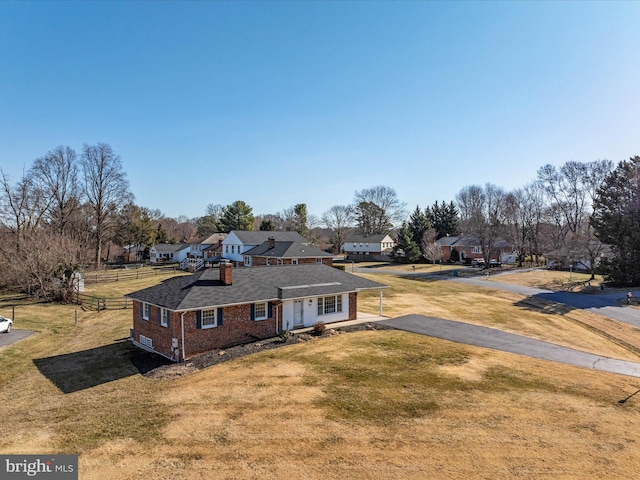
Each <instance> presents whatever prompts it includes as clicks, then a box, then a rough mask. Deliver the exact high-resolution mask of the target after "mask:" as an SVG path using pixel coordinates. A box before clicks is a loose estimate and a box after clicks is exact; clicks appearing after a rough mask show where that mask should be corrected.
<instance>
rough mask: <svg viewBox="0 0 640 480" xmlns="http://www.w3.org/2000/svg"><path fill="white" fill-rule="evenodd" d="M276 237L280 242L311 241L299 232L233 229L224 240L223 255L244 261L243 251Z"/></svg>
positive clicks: (229, 258) (233, 259) (305, 242)
mask: <svg viewBox="0 0 640 480" xmlns="http://www.w3.org/2000/svg"><path fill="white" fill-rule="evenodd" d="M269 237H274V239H275V241H278V242H296V243H301V244H303V245H308V244H309V241H308V240H305V239H304V237H302V235H300V234H299V233H298V232H267V231H262V230H255V231H244V230H232V231H231V232H229V234H228V235H227V236H226V238H225V239H224V240H223V241H222V256H223V257H224V258H226V259H228V260H232V261H234V262H242V261H243V260H244V257H243V255H242V254H243V253H244V252H246V251H247V250H250V249H252V248H254V247H257V246H258V245H262V244H263V243H264V242H266V241H268V240H269Z"/></svg>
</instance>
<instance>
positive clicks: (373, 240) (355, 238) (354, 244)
mask: <svg viewBox="0 0 640 480" xmlns="http://www.w3.org/2000/svg"><path fill="white" fill-rule="evenodd" d="M394 245H395V241H394V240H393V238H391V236H390V235H388V234H379V235H351V236H349V237H348V238H347V239H346V240H345V242H344V245H343V246H342V251H343V252H344V253H345V255H346V256H347V259H349V260H374V261H379V260H382V261H386V260H389V254H390V253H391V251H392V250H393V246H394Z"/></svg>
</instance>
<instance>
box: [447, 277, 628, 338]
mask: <svg viewBox="0 0 640 480" xmlns="http://www.w3.org/2000/svg"><path fill="white" fill-rule="evenodd" d="M493 275H495V276H497V275H502V274H493ZM446 280H449V281H454V282H459V283H467V284H470V285H477V286H479V287H485V288H494V289H496V290H505V291H508V292H514V293H519V294H521V295H527V296H529V297H537V298H541V299H543V300H548V301H550V302H556V303H562V304H565V305H568V306H570V307H574V308H581V309H583V310H587V311H589V312H592V313H597V314H598V315H602V316H605V317H609V318H612V319H614V320H617V321H619V322H625V323H628V324H630V325H633V326H635V327H640V310H639V309H637V308H632V307H627V306H625V305H624V303H623V302H620V300H624V298H625V296H626V294H625V293H624V292H616V293H596V294H584V293H571V292H554V291H552V290H544V289H541V288H533V287H525V286H522V285H514V284H511V283H503V282H496V281H489V280H487V279H486V278H484V277H475V278H461V277H446ZM638 295H640V291H633V296H634V298H638Z"/></svg>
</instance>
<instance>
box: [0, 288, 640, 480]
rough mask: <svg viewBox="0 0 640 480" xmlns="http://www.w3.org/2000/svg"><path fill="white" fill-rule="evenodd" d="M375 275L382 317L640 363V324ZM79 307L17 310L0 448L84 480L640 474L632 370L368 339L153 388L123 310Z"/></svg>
mask: <svg viewBox="0 0 640 480" xmlns="http://www.w3.org/2000/svg"><path fill="white" fill-rule="evenodd" d="M371 278H373V279H375V280H378V281H381V282H385V283H389V284H390V285H391V288H389V289H388V290H387V291H386V292H385V310H386V313H387V314H394V315H398V314H403V313H423V314H427V315H434V316H440V317H443V318H451V319H457V320H465V321H470V322H473V323H479V324H484V325H488V326H496V327H499V328H504V329H505V330H509V331H514V332H520V333H525V334H528V335H531V336H535V337H537V338H545V339H549V340H552V341H556V342H558V343H563V344H567V345H572V346H575V347H576V348H581V349H584V350H589V351H595V352H599V353H605V354H608V355H610V356H613V357H617V358H633V359H635V360H637V359H638V356H637V355H636V354H635V351H634V346H637V345H639V343H640V341H638V340H637V338H638V337H639V336H638V331H637V329H634V328H632V327H625V326H618V325H617V324H613V323H612V322H607V321H604V320H602V319H599V318H598V317H597V316H595V315H592V316H590V317H588V316H583V315H581V313H580V312H575V311H564V310H563V309H562V308H561V307H559V306H556V305H538V306H536V305H532V304H531V303H530V302H529V301H528V300H527V299H523V298H521V297H517V296H513V295H503V294H501V293H498V292H496V291H493V290H490V289H477V288H476V289H474V288H471V287H467V286H466V285H458V284H452V283H448V282H442V281H441V282H433V281H431V282H428V281H420V282H418V281H413V280H407V279H400V278H396V277H391V276H386V275H385V276H380V275H376V276H372V277H371ZM122 288H123V289H124V291H127V290H126V289H127V288H128V287H127V285H126V284H124V283H123V285H122ZM136 288H140V285H136ZM113 289H114V287H113V286H110V287H109V290H110V292H113V291H114V290H113ZM131 289H133V288H131ZM377 304H378V297H377V294H366V295H361V305H362V310H364V311H369V312H370V313H377ZM4 308H6V306H5V305H2V304H0V309H2V310H1V311H0V314H1V313H4V312H5V310H4ZM74 310H75V309H74V307H72V306H58V305H31V306H21V307H19V308H18V309H17V310H16V328H31V329H34V330H36V331H37V332H38V333H37V334H36V335H33V336H31V337H29V338H27V339H25V340H23V341H20V342H18V343H16V344H14V345H13V346H11V347H9V348H5V349H3V350H0V361H2V364H3V369H2V370H1V371H0V401H2V402H3V405H5V406H6V407H7V408H6V409H5V412H6V413H5V415H4V416H3V421H2V422H1V423H0V452H1V453H79V454H80V478H81V479H105V480H106V479H118V480H120V479H122V480H127V479H131V480H133V479H142V478H144V479H158V480H167V479H181V480H191V479H194V480H195V479H214V478H215V479H257V478H261V479H262V478H290V479H333V478H335V479H338V478H339V479H344V478H358V479H379V478H395V479H413V478H415V479H425V478H436V479H450V478H487V479H489V478H490V479H511V478H522V479H534V478H535V479H537V478H587V479H600V478H628V477H629V478H632V477H633V475H634V474H635V472H637V471H639V470H640V450H639V449H638V448H637V445H638V442H640V430H639V429H638V428H637V427H638V426H639V425H640V394H639V395H638V397H634V398H632V399H630V400H629V401H628V402H627V403H626V404H624V405H623V404H620V403H618V401H619V400H620V399H622V398H624V397H626V396H628V395H630V394H631V393H633V392H634V391H636V390H637V389H638V388H640V379H636V378H633V377H625V376H620V375H612V374H606V373H602V372H596V371H591V370H586V369H579V368H574V367H569V366H564V365H558V364H553V363H551V362H545V361H541V360H534V359H529V358H525V357H521V356H517V355H512V354H506V353H501V352H495V351H491V350H486V349H481V348H474V347H469V346H465V345H460V344H455V343H451V342H446V341H442V340H436V339H432V338H429V337H424V336H419V335H414V334H409V333H405V332H399V331H366V332H358V333H349V334H342V335H337V336H332V337H326V338H322V339H318V340H314V341H312V342H309V343H303V344H295V345H291V346H285V347H282V348H278V349H275V350H270V351H265V352H262V353H259V354H256V355H253V356H249V357H244V358H241V359H238V360H234V361H231V362H227V363H224V364H221V365H217V366H214V367H210V368H208V369H205V370H202V371H199V372H196V373H193V374H190V375H186V376H183V377H181V378H177V379H172V380H150V379H148V378H145V377H143V376H141V375H139V374H138V373H137V372H136V370H135V369H134V368H133V367H132V365H131V363H130V362H129V356H130V354H131V352H132V351H133V350H132V349H131V347H129V346H128V345H127V343H126V342H121V341H120V339H122V338H124V337H126V336H127V335H128V329H129V326H130V323H131V310H130V309H129V310H117V311H115V310H109V311H106V312H101V313H100V314H98V313H93V312H82V311H80V312H79V313H78V324H77V325H76V324H75V314H74ZM616 328H618V329H617V330H616ZM623 341H624V342H626V343H624V342H623Z"/></svg>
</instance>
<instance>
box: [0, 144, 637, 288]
mask: <svg viewBox="0 0 640 480" xmlns="http://www.w3.org/2000/svg"><path fill="white" fill-rule="evenodd" d="M638 158H639V157H633V158H631V159H630V160H629V161H624V162H620V163H619V164H618V166H617V167H615V168H614V165H613V162H611V161H609V160H597V161H593V162H588V163H580V162H574V161H570V162H567V163H565V164H564V165H562V166H561V167H555V166H553V165H545V166H543V167H541V168H540V169H539V170H538V172H537V175H536V178H535V179H534V180H532V181H531V182H530V183H529V184H527V185H525V186H524V187H522V188H517V189H515V190H512V191H506V190H505V189H503V188H501V187H499V186H496V185H493V184H491V183H487V184H485V185H468V186H465V187H463V188H462V189H461V190H460V191H459V192H458V193H457V195H456V196H455V199H452V200H449V201H442V202H438V201H436V202H435V203H434V204H433V205H431V206H428V207H426V208H421V207H420V206H419V205H418V206H416V208H415V209H414V210H412V211H411V212H410V213H409V212H407V210H406V203H404V202H402V201H401V200H400V199H399V198H398V195H397V194H396V192H395V190H394V189H393V188H391V187H388V186H383V185H379V186H374V187H371V188H366V189H363V190H360V191H356V192H355V194H354V197H353V201H352V202H351V203H350V204H347V205H334V206H332V207H331V208H329V209H328V210H327V211H326V212H324V213H323V214H322V215H321V216H320V217H317V216H315V215H313V214H311V213H309V212H308V211H307V206H306V204H305V203H298V204H295V205H293V206H291V207H289V208H285V209H283V210H282V211H281V212H275V213H267V214H260V215H254V213H253V210H252V208H251V207H250V206H249V205H248V204H247V203H245V202H244V201H242V200H237V201H235V202H232V203H231V204H228V205H222V204H215V203H211V204H209V205H208V206H207V207H206V209H205V214H204V215H203V216H201V217H197V218H192V219H190V218H187V217H186V216H181V217H178V218H169V217H166V216H165V215H163V214H162V212H161V211H160V210H157V209H151V208H147V207H143V206H139V205H136V204H135V202H134V195H133V193H132V192H131V190H130V187H129V182H128V180H127V176H126V173H125V172H124V170H123V167H122V162H121V158H120V156H118V155H117V154H115V153H114V151H113V149H112V148H111V146H110V145H108V144H104V143H99V144H96V145H84V146H83V148H82V150H81V151H80V152H76V151H75V150H73V149H72V148H70V147H67V146H59V147H56V148H54V149H53V150H51V151H49V152H47V153H46V154H45V155H43V156H42V157H40V158H37V159H36V160H35V161H34V162H33V164H32V165H31V167H30V168H29V169H28V170H27V171H25V172H24V174H23V175H22V178H21V179H19V180H18V181H16V182H14V183H12V182H11V180H10V179H9V178H8V177H7V176H6V175H5V174H4V172H2V170H1V169H0V236H1V238H0V240H1V241H0V267H1V268H2V271H3V276H2V277H3V278H1V279H0V283H1V285H0V286H5V287H7V286H12V287H15V288H17V289H19V290H22V291H25V292H28V293H31V294H36V295H40V296H45V297H48V296H56V295H57V296H62V297H64V295H65V291H67V290H68V289H69V288H70V282H71V278H72V275H71V273H72V272H74V271H76V270H79V269H87V268H96V269H99V268H100V267H101V265H102V264H103V263H104V262H109V261H112V259H113V255H112V254H111V249H112V248H114V249H115V248H116V247H120V248H121V247H125V246H135V247H136V248H135V249H136V251H137V252H139V255H140V257H139V259H140V260H143V259H144V258H145V252H147V253H146V254H147V255H148V250H149V248H150V247H151V246H153V245H154V244H158V243H166V242H169V243H176V242H189V241H194V240H196V239H198V238H203V237H206V236H209V235H211V234H213V233H218V232H220V233H226V232H229V231H231V230H267V231H297V232H299V233H300V234H301V235H302V236H304V237H305V238H307V239H308V240H310V241H312V242H314V243H315V244H316V245H318V246H321V247H323V248H327V249H333V251H334V252H339V251H340V248H341V247H342V245H343V244H344V243H345V240H346V239H347V238H348V236H349V235H351V234H354V233H357V234H360V235H375V234H387V233H390V232H393V235H394V236H395V238H396V239H397V244H396V246H395V247H394V250H393V253H392V256H393V257H394V259H395V260H397V261H404V262H411V263H413V262H417V261H432V262H436V261H439V260H440V259H441V248H440V247H439V246H438V245H437V244H436V241H437V240H439V239H440V238H442V237H444V236H447V235H450V236H457V235H467V236H473V237H475V238H476V239H477V241H478V242H479V244H480V246H481V250H482V252H483V254H484V255H485V257H486V258H485V259H486V260H487V261H488V260H489V255H491V252H492V251H493V250H494V247H495V245H496V242H498V241H500V240H506V241H507V242H509V243H511V244H512V245H514V247H515V250H516V251H517V252H518V262H519V263H520V264H522V262H523V261H524V260H525V258H528V259H530V260H532V261H534V262H536V261H538V260H539V259H540V258H541V257H542V256H548V255H549V254H550V253H552V254H553V256H554V258H558V259H566V262H567V263H571V264H575V263H579V262H582V263H584V264H585V265H587V266H588V267H589V268H590V269H591V271H592V273H594V272H595V268H596V265H600V267H599V268H601V269H603V272H604V273H606V274H607V275H608V276H609V279H610V280H612V281H614V282H616V283H619V284H638V283H640V267H636V265H637V264H638V262H637V260H638V256H639V255H640V253H638V252H639V251H640V233H638V232H640V228H638V227H640V207H639V206H638V195H637V194H638V191H639V188H640V186H639V185H640V172H639V167H638V163H639V160H638ZM604 253H606V254H607V255H606V260H605V261H604V262H600V263H599V259H600V258H601V257H602V256H603V254H604Z"/></svg>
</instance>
